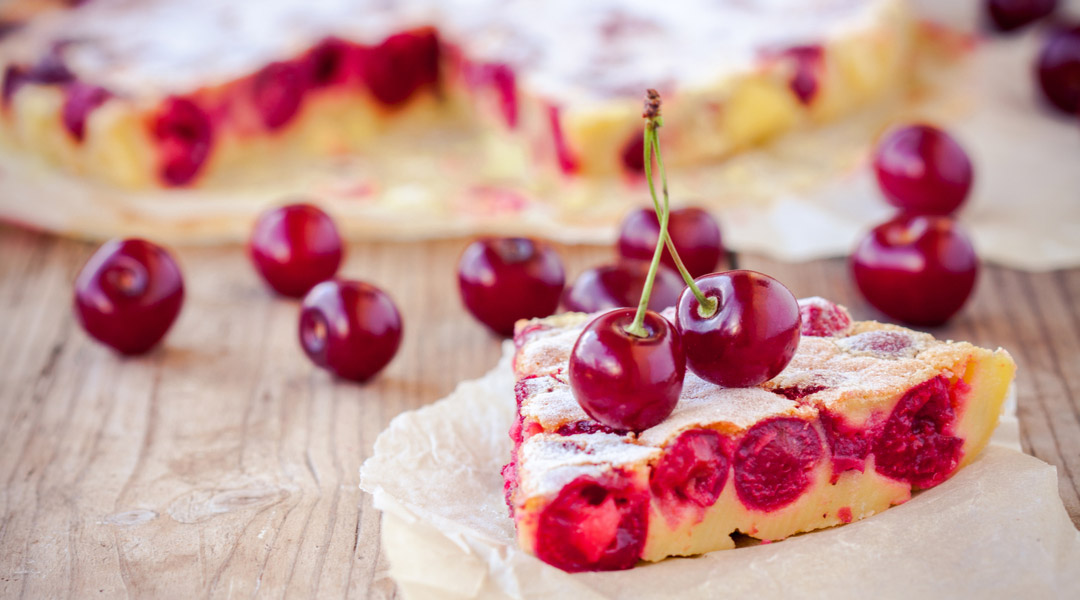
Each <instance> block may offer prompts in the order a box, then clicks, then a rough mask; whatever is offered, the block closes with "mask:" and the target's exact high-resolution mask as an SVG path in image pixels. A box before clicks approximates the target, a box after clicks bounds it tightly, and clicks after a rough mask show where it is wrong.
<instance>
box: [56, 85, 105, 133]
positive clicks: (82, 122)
mask: <svg viewBox="0 0 1080 600" xmlns="http://www.w3.org/2000/svg"><path fill="white" fill-rule="evenodd" d="M64 95H65V97H64V108H63V110H62V114H61V117H62V119H63V121H64V127H66V128H67V130H68V132H69V133H71V135H72V137H74V138H75V140H76V141H78V142H82V141H83V139H84V138H85V137H86V119H87V117H89V116H90V113H91V112H93V111H94V109H96V108H97V107H99V106H101V105H102V104H104V103H105V101H106V100H108V99H109V97H110V96H111V94H110V93H109V91H108V90H106V89H105V88H102V87H99V86H96V85H90V84H86V83H82V82H81V81H74V82H72V83H70V84H68V86H67V88H65V90H64Z"/></svg>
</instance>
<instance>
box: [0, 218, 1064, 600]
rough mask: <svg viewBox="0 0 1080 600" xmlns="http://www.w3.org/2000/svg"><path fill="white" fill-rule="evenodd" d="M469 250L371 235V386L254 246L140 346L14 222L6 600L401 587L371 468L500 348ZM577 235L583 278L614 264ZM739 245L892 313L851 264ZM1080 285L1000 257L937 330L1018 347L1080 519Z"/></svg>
mask: <svg viewBox="0 0 1080 600" xmlns="http://www.w3.org/2000/svg"><path fill="white" fill-rule="evenodd" d="M465 244H466V241H464V240H448V241H432V242H424V243H415V244H354V245H352V246H350V248H349V255H348V259H347V261H346V264H345V266H344V267H343V270H342V275H344V276H347V277H355V278H360V279H365V280H369V281H372V282H374V283H377V284H378V285H380V286H382V287H384V289H386V290H387V292H388V293H389V294H390V295H391V296H392V297H393V298H394V299H395V300H396V302H397V303H398V305H399V308H400V309H401V312H402V314H403V315H404V319H405V335H404V339H403V343H402V347H401V350H400V353H399V355H398V356H397V357H396V358H395V360H394V361H393V362H392V363H391V364H390V365H389V367H388V368H387V369H386V371H385V372H384V373H383V374H381V375H380V376H379V377H378V378H376V379H375V380H373V381H372V382H370V383H369V384H367V385H356V384H352V383H347V382H340V381H335V380H334V379H333V378H332V377H330V376H329V375H328V374H326V373H324V372H322V371H319V370H318V369H315V368H313V367H312V365H311V364H310V363H309V362H308V361H307V360H306V359H305V357H304V356H303V354H302V352H301V351H300V349H299V346H298V344H297V342H296V317H297V314H298V302H297V301H294V300H285V299H279V298H274V297H272V296H271V295H270V294H268V293H267V292H266V291H265V290H264V289H263V287H262V285H261V283H260V282H259V280H258V279H257V277H256V276H255V274H254V273H253V271H252V270H251V269H250V267H249V266H248V264H247V260H246V258H245V257H244V254H243V252H242V250H241V249H240V248H235V247H233V248H178V249H176V254H177V256H178V259H179V260H180V262H181V266H182V268H183V270H184V273H185V278H186V283H187V293H188V296H187V300H186V303H185V308H184V311H183V313H182V315H181V317H180V319H179V321H178V322H177V324H176V326H175V327H174V329H173V331H172V332H171V333H170V335H169V337H168V338H167V340H166V343H165V344H164V346H163V347H162V348H160V349H158V350H156V351H154V352H152V353H150V354H149V355H147V356H144V357H139V358H133V359H131V358H129V359H122V358H119V357H117V356H116V355H114V354H113V353H111V352H109V351H108V350H107V349H104V348H102V347H101V346H99V345H97V344H95V343H93V342H92V341H90V340H89V339H88V338H87V337H86V336H85V335H84V334H83V333H82V332H81V331H80V329H79V328H78V326H77V325H76V324H75V322H74V320H73V318H72V316H71V311H70V302H71V282H72V280H73V278H74V275H75V273H76V272H77V270H78V268H79V267H80V266H81V265H82V264H83V262H84V261H85V260H86V258H87V256H88V255H89V253H90V252H91V251H92V250H93V248H92V247H90V246H87V245H85V244H80V243H75V242H70V241H61V240H56V239H53V238H49V237H46V236H41V235H38V234H33V233H28V232H24V231H19V230H15V229H11V228H3V227H0V257H2V259H0V310H2V311H3V316H4V318H3V319H0V364H3V365H5V368H4V369H0V481H2V482H4V485H3V489H0V597H20V596H22V597H77V598H82V597H87V596H90V595H99V596H102V597H116V596H123V595H129V596H152V597H177V596H181V597H191V596H213V597H230V596H234V595H241V594H242V595H245V596H252V595H255V596H273V597H280V596H287V597H311V596H317V597H371V598H392V597H394V596H395V595H396V588H395V586H394V585H393V582H392V581H390V580H389V579H388V577H387V571H388V565H387V562H386V559H385V557H384V556H383V553H382V551H381V547H380V540H379V533H380V518H379V514H378V511H376V510H374V508H373V507H372V505H371V499H370V497H368V496H367V495H365V494H363V493H361V492H360V491H359V489H358V487H357V484H358V483H359V476H358V469H359V466H360V464H361V463H362V462H363V460H364V459H365V458H366V457H367V456H369V455H370V454H371V451H372V447H373V444H374V441H375V438H376V437H377V436H378V434H379V432H381V431H382V430H383V429H384V428H385V427H386V425H387V424H388V423H389V422H390V420H391V419H392V418H393V417H394V416H396V415H398V414H400V413H401V412H403V411H405V410H410V409H414V408H418V407H420V406H423V405H425V404H427V403H430V402H433V401H435V400H437V399H438V398H440V397H442V396H444V395H446V394H447V393H448V392H450V391H451V390H452V389H453V388H454V387H455V386H456V385H457V384H458V382H460V381H462V380H464V379H470V378H475V377H477V376H480V375H482V374H483V373H484V372H486V371H487V370H488V369H490V368H491V366H493V365H494V364H495V362H496V360H497V359H498V357H499V355H500V351H501V350H500V346H501V340H499V339H498V338H496V337H495V336H493V335H491V334H489V333H488V332H487V331H486V330H485V329H484V328H483V327H482V326H480V325H479V324H477V323H476V322H475V321H473V320H472V319H471V318H470V317H469V316H468V315H467V314H466V313H465V311H464V309H463V308H462V306H461V304H460V301H459V299H458V294H457V282H456V274H455V264H456V261H457V258H458V256H459V255H460V252H461V250H462V249H463V248H464V246H465ZM557 249H558V251H559V252H560V254H561V255H562V256H563V257H564V260H565V262H566V266H567V273H568V275H569V278H568V280H572V279H573V277H574V276H575V275H576V274H577V273H579V272H580V271H581V270H582V269H584V268H586V267H589V266H593V265H596V264H600V263H602V262H605V261H610V260H612V259H613V258H614V256H613V253H612V251H611V250H610V249H608V248H601V247H591V246H589V247H577V246H559V247H557ZM739 258H740V260H741V261H742V266H744V267H747V268H756V269H758V270H762V271H764V272H767V273H770V274H772V275H774V276H776V277H778V278H780V279H781V280H782V281H785V282H786V283H788V284H789V285H790V286H791V287H792V289H793V291H795V293H796V294H798V295H800V296H805V295H823V296H827V297H830V298H833V299H836V300H839V301H840V302H843V303H845V304H847V305H848V306H850V307H851V308H852V311H853V313H854V314H855V315H856V316H857V317H858V318H875V317H877V316H878V315H877V314H876V313H875V312H874V311H873V309H872V308H870V307H869V306H867V305H866V304H865V303H864V302H863V301H862V300H861V298H860V297H859V295H858V292H857V291H856V290H855V289H854V287H853V286H852V285H851V283H850V278H849V276H848V274H847V265H846V263H845V262H844V261H814V262H811V263H806V264H797V265H795V264H787V263H780V262H776V261H770V260H767V259H764V258H761V257H753V256H749V257H739ZM1078 298H1080V270H1076V271H1070V272H1067V273H1064V274H1049V275H1046V276H1042V275H1039V276H1029V275H1026V274H1022V273H1016V272H1011V271H1004V270H998V269H989V270H988V271H987V273H986V274H985V275H984V277H983V278H982V281H981V282H980V291H979V293H978V294H977V295H976V297H975V299H974V300H973V302H972V304H971V306H970V307H969V308H968V309H967V310H966V311H965V312H964V313H963V314H962V315H961V316H960V317H959V318H958V319H956V320H955V321H954V322H953V323H951V324H950V325H949V326H948V327H946V328H943V329H941V330H939V331H935V334H937V335H947V336H952V337H958V338H970V339H972V341H975V342H976V343H980V344H982V345H1002V346H1006V347H1008V348H1009V349H1010V350H1011V351H1013V352H1014V355H1016V356H1017V359H1018V361H1019V362H1020V363H1021V365H1022V368H1023V370H1022V371H1021V378H1020V380H1019V382H1018V385H1019V386H1020V390H1021V399H1022V402H1021V411H1020V412H1021V419H1022V426H1023V431H1024V439H1025V446H1026V447H1027V448H1029V450H1030V451H1031V452H1032V453H1034V454H1035V455H1036V456H1039V457H1040V458H1043V459H1044V460H1047V461H1049V462H1051V463H1054V464H1057V465H1059V469H1060V472H1061V473H1062V495H1063V497H1065V498H1066V503H1067V505H1068V506H1069V507H1070V512H1071V514H1072V515H1073V518H1074V520H1077V521H1080V515H1078V513H1077V512H1075V502H1076V500H1075V494H1076V490H1077V487H1076V483H1075V481H1076V478H1075V475H1072V473H1073V472H1075V470H1076V467H1077V462H1076V461H1077V460H1078V459H1080V456H1067V454H1069V453H1070V452H1073V451H1074V450H1075V449H1076V448H1077V445H1078V444H1080V429H1078V427H1077V424H1076V421H1077V420H1076V419H1075V418H1074V415H1075V414H1076V411H1077V402H1078V401H1080V400H1078V398H1077V393H1078V383H1080V382H1078V380H1077V377H1078V375H1077V374H1078V373H1080V367H1078V361H1080V329H1078V323H1080V316H1078V314H1077V311H1076V306H1077V303H1076V300H1077V299H1078ZM1020 302H1023V303H1024V304H1023V305H1022V306H1021V305H1018V303H1020ZM1070 494H1073V495H1072V496H1070Z"/></svg>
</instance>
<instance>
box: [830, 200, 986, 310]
mask: <svg viewBox="0 0 1080 600" xmlns="http://www.w3.org/2000/svg"><path fill="white" fill-rule="evenodd" d="M851 267H852V272H853V273H854V275H855V283H856V284H857V285H858V286H859V291H861V292H862V295H863V296H864V297H865V298H866V300H867V301H868V302H870V304H872V305H873V306H874V307H875V308H877V309H878V310H880V311H881V312H883V313H885V314H886V315H888V316H890V317H892V318H893V319H897V320H900V321H905V322H907V323H911V324H914V325H925V326H934V325H940V324H942V323H944V322H945V321H947V320H949V318H950V317H952V316H953V315H954V314H956V312H957V311H959V310H960V308H961V307H963V306H964V303H965V302H966V301H967V299H968V296H970V295H971V291H972V290H973V289H974V287H975V277H976V274H977V273H978V270H979V258H978V256H976V254H975V248H973V247H972V245H971V242H970V241H969V240H968V237H967V236H966V235H965V234H964V232H963V231H962V230H961V229H960V227H959V226H958V225H957V224H956V222H955V221H953V220H952V219H950V218H948V217H933V216H900V217H897V218H895V219H893V220H891V221H889V222H887V223H884V224H882V225H879V226H877V227H876V228H875V229H874V230H873V231H871V232H870V233H868V234H867V235H866V237H864V238H863V239H862V241H860V242H859V244H858V246H857V247H856V248H855V252H854V253H853V254H852V256H851Z"/></svg>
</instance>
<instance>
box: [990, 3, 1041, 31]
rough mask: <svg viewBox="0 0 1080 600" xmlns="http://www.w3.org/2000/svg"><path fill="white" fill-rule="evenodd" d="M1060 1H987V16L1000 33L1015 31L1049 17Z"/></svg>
mask: <svg viewBox="0 0 1080 600" xmlns="http://www.w3.org/2000/svg"><path fill="white" fill-rule="evenodd" d="M1057 5H1058V0H986V14H987V16H989V17H990V22H991V24H993V26H994V27H995V28H996V29H997V30H998V31H1015V30H1017V29H1020V28H1021V27H1023V26H1025V25H1028V24H1030V23H1034V22H1035V21H1037V20H1039V19H1041V18H1043V17H1045V16H1047V15H1049V14H1050V13H1052V12H1054V10H1055V9H1056V8H1057Z"/></svg>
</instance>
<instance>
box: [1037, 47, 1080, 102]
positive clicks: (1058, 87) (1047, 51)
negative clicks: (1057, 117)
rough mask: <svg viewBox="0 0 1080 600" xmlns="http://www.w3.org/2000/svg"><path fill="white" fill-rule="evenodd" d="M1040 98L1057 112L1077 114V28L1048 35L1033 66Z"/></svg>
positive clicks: (1079, 97) (1079, 91) (1079, 52)
mask: <svg viewBox="0 0 1080 600" xmlns="http://www.w3.org/2000/svg"><path fill="white" fill-rule="evenodd" d="M1036 72H1037V74H1038V77H1039V86H1040V88H1041V89H1042V91H1043V96H1044V97H1045V98H1046V99H1047V100H1048V101H1049V102H1050V104H1052V105H1053V106H1055V107H1057V109H1058V110H1060V111H1062V112H1064V113H1066V114H1069V115H1080V27H1073V28H1071V29H1061V30H1058V31H1055V32H1054V33H1052V34H1050V37H1048V38H1047V40H1046V43H1045V44H1044V45H1043V47H1042V51H1041V52H1040V53H1039V60H1038V63H1037V65H1036Z"/></svg>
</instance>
